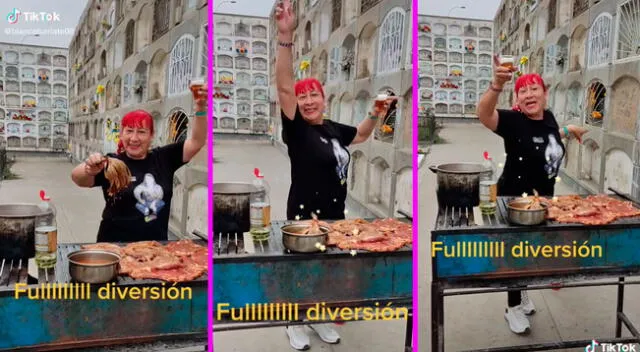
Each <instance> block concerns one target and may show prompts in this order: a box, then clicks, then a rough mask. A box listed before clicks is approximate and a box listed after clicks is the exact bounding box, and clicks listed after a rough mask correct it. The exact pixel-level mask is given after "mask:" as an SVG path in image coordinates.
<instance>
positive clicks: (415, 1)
mask: <svg viewBox="0 0 640 352" xmlns="http://www.w3.org/2000/svg"><path fill="white" fill-rule="evenodd" d="M411 15H412V16H411V18H412V20H413V21H412V22H413V23H412V26H411V30H412V31H413V40H412V41H411V42H412V48H411V53H412V54H413V61H412V63H413V134H412V136H413V277H412V279H413V350H414V351H420V348H419V344H418V339H419V337H418V326H419V325H418V317H419V316H420V314H419V313H420V310H419V305H418V301H419V298H420V295H419V292H418V287H419V285H418V282H419V281H420V280H419V279H420V278H421V277H419V276H418V262H419V258H418V249H419V248H420V243H419V242H418V218H419V217H420V216H419V212H420V209H419V207H418V110H419V109H418V106H419V103H420V95H419V92H418V71H419V70H418V0H413V1H412V4H411Z"/></svg>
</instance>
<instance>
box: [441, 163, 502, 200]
mask: <svg viewBox="0 0 640 352" xmlns="http://www.w3.org/2000/svg"><path fill="white" fill-rule="evenodd" d="M429 170H431V171H433V172H434V173H435V174H436V175H437V176H438V189H437V192H436V194H437V196H438V205H439V206H440V207H475V206H477V205H478V204H480V178H481V176H482V174H484V173H489V172H491V170H488V169H486V168H484V167H483V166H482V164H478V163H450V164H440V165H432V166H429Z"/></svg>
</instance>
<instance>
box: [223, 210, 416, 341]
mask: <svg viewBox="0 0 640 352" xmlns="http://www.w3.org/2000/svg"><path fill="white" fill-rule="evenodd" d="M289 223H292V222H289V221H274V222H272V225H271V233H270V236H269V238H268V239H267V240H265V241H254V239H253V237H251V235H249V234H247V235H246V236H243V235H242V234H238V235H236V234H216V235H215V236H214V251H215V253H214V266H213V268H214V278H215V279H214V308H213V314H214V319H216V320H215V322H214V326H213V330H214V331H228V330H240V329H252V328H264V327H274V326H285V325H295V324H303V322H297V323H296V322H293V323H292V322H288V321H284V319H278V318H276V319H272V320H270V321H260V319H250V320H249V321H246V320H245V321H242V322H239V321H233V320H232V319H231V318H229V317H228V315H225V317H222V316H221V319H220V320H218V305H220V304H223V303H224V304H225V307H224V308H225V309H231V308H245V307H246V306H245V305H247V304H248V305H251V304H252V303H254V304H258V303H259V304H269V303H287V304H288V303H291V304H298V306H297V308H298V309H297V311H298V313H299V317H300V319H303V318H304V317H305V316H306V312H307V310H308V309H310V308H313V307H315V305H316V303H319V304H321V303H324V304H325V307H350V308H357V307H372V308H375V307H377V306H376V304H379V307H380V309H382V308H384V307H386V306H387V304H391V305H390V307H394V308H399V307H404V308H406V309H407V311H408V313H409V314H408V319H407V325H406V338H405V351H411V336H412V335H411V332H412V331H411V326H412V314H413V312H412V308H411V306H412V292H411V290H412V247H411V246H405V247H403V248H401V249H399V250H397V251H395V252H380V253H374V252H368V251H357V253H356V254H355V255H352V254H351V253H350V251H347V250H341V249H339V248H337V247H327V249H326V251H325V252H319V253H304V254H303V253H290V252H289V251H288V250H286V249H285V248H284V246H283V244H282V232H281V231H280V228H281V227H282V226H284V225H286V224H289ZM321 322H323V321H315V320H314V321H312V322H310V323H321ZM308 323H309V322H308ZM304 324H307V323H304Z"/></svg>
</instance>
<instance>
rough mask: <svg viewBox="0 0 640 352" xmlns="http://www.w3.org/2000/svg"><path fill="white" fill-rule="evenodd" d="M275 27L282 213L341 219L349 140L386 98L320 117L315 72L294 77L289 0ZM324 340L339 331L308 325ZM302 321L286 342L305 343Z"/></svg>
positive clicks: (369, 126)
mask: <svg viewBox="0 0 640 352" xmlns="http://www.w3.org/2000/svg"><path fill="white" fill-rule="evenodd" d="M275 17H276V25H277V31H278V34H277V35H278V52H277V56H276V86H277V90H278V100H279V103H280V107H281V109H282V111H281V115H282V116H281V117H282V136H283V140H284V142H285V143H286V145H287V147H288V153H289V159H290V161H291V187H290V189H289V198H288V201H287V219H288V220H301V219H310V218H311V213H312V212H313V213H315V214H316V215H317V217H318V218H319V219H329V220H337V219H344V218H345V215H344V211H345V200H346V197H347V170H348V166H349V162H350V159H351V156H350V155H349V151H348V149H347V147H348V146H350V145H354V144H357V143H362V142H364V141H366V140H367V139H368V138H369V137H370V136H371V133H372V132H373V130H374V128H375V127H376V124H377V120H378V118H380V117H384V116H385V115H386V113H387V110H388V109H389V104H390V103H391V102H392V101H393V100H395V99H394V98H392V99H388V100H387V101H386V102H385V104H384V107H381V108H375V106H374V109H373V112H372V113H370V114H369V116H368V118H366V119H364V120H363V121H362V122H361V123H360V124H359V125H358V127H357V128H356V127H352V126H348V125H343V124H340V123H336V122H333V121H331V120H324V119H323V112H324V110H325V106H326V105H325V94H324V89H323V87H322V84H321V83H320V82H319V81H318V80H317V79H315V78H307V79H303V80H301V81H299V82H297V83H296V82H295V81H294V73H293V69H292V68H293V54H292V49H291V48H292V46H293V42H292V40H293V30H294V28H295V18H294V14H293V10H292V6H291V2H290V1H289V0H284V1H281V2H279V3H278V5H277V6H276V11H275ZM310 327H311V328H312V329H313V330H314V331H316V332H317V333H318V334H319V335H320V338H321V339H322V340H323V341H325V342H327V343H338V342H339V341H340V336H339V335H338V333H337V332H336V331H335V330H333V329H331V328H330V327H329V326H328V325H326V324H317V325H312V326H310ZM303 329H304V327H302V326H291V327H287V334H288V335H289V341H290V343H291V346H292V347H293V348H295V349H298V350H305V349H308V348H309V337H308V336H307V335H306V334H305V333H304V330H303Z"/></svg>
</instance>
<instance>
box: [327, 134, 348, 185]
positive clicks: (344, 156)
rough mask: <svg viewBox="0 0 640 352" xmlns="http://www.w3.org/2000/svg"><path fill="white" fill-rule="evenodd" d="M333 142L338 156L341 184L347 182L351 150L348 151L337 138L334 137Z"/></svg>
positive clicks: (337, 171)
mask: <svg viewBox="0 0 640 352" xmlns="http://www.w3.org/2000/svg"><path fill="white" fill-rule="evenodd" d="M331 144H332V145H333V155H334V156H335V157H336V161H337V162H338V165H337V166H336V173H337V174H338V178H339V179H340V184H344V183H345V182H347V167H348V165H349V152H348V151H346V150H345V149H344V148H342V146H341V145H340V143H339V142H338V140H337V139H335V138H332V139H331Z"/></svg>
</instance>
